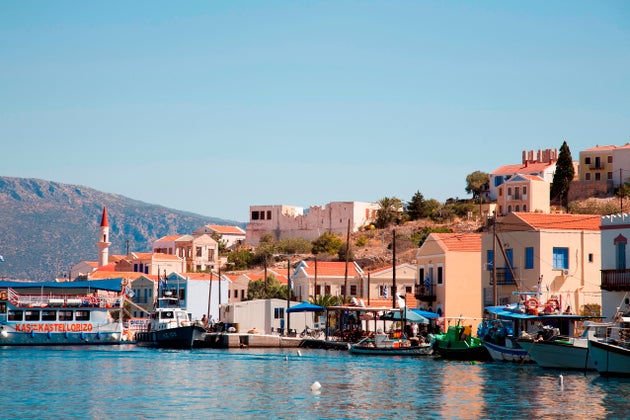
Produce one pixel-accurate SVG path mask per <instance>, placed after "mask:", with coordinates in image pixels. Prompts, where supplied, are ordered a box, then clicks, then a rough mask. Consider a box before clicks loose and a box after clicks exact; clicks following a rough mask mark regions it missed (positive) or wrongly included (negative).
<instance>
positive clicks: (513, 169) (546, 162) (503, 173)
mask: <svg viewBox="0 0 630 420" xmlns="http://www.w3.org/2000/svg"><path fill="white" fill-rule="evenodd" d="M557 161H558V150H557V149H554V150H552V149H545V150H538V152H537V153H536V155H535V156H534V151H533V150H530V151H523V156H522V159H521V163H520V164H514V165H503V166H501V167H499V168H497V169H495V170H494V171H493V172H492V173H490V191H489V196H490V198H491V199H492V200H496V199H497V198H498V189H499V187H500V186H501V185H503V183H505V182H507V181H509V180H510V179H511V178H512V177H514V176H516V175H517V174H521V175H533V176H537V177H540V178H542V179H543V180H545V181H546V182H548V183H551V182H552V181H553V174H554V173H555V172H556V162H557Z"/></svg>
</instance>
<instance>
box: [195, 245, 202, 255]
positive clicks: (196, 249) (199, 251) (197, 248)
mask: <svg viewBox="0 0 630 420" xmlns="http://www.w3.org/2000/svg"><path fill="white" fill-rule="evenodd" d="M195 252H196V253H197V256H198V257H201V247H200V246H198V247H196V248H195Z"/></svg>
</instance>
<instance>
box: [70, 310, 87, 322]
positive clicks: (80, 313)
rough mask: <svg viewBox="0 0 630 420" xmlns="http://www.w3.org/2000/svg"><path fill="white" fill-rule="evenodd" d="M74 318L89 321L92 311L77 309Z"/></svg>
mask: <svg viewBox="0 0 630 420" xmlns="http://www.w3.org/2000/svg"><path fill="white" fill-rule="evenodd" d="M74 319H76V320H77V321H89V320H90V311H76V312H75V315H74Z"/></svg>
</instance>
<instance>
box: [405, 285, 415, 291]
mask: <svg viewBox="0 0 630 420" xmlns="http://www.w3.org/2000/svg"><path fill="white" fill-rule="evenodd" d="M405 293H413V287H411V286H405Z"/></svg>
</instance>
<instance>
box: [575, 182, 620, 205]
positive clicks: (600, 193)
mask: <svg viewBox="0 0 630 420" xmlns="http://www.w3.org/2000/svg"><path fill="white" fill-rule="evenodd" d="M613 191H614V187H613V183H612V182H608V181H572V182H571V184H570V185H569V196H568V199H569V202H571V201H575V200H585V199H587V198H592V197H609V196H611V195H612V194H613Z"/></svg>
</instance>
